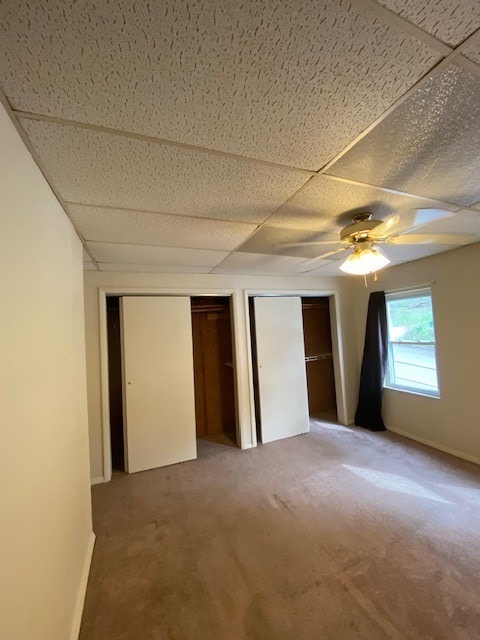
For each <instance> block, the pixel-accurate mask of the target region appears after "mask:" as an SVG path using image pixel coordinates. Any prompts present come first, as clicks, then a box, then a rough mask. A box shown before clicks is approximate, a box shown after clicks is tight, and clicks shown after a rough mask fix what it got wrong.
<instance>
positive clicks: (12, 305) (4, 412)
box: [0, 106, 92, 640]
mask: <svg viewBox="0 0 480 640" xmlns="http://www.w3.org/2000/svg"><path fill="white" fill-rule="evenodd" d="M0 139H1V141H2V142H1V146H2V149H1V157H0V164H1V168H0V183H1V187H0V273H1V276H0V278H1V280H0V281H1V285H0V291H1V313H0V343H1V346H0V352H1V354H2V355H1V360H0V393H1V396H2V397H1V407H2V409H1V431H2V439H1V442H2V448H1V451H2V453H1V455H2V464H1V476H2V477H1V483H0V486H1V496H2V497H1V507H0V508H1V521H2V524H1V526H0V549H1V556H2V558H1V561H0V567H1V568H0V575H1V579H0V610H1V611H0V635H1V637H2V638H5V639H7V638H8V640H47V639H48V640H68V639H69V638H73V637H74V636H75V633H76V630H77V625H78V617H79V616H78V614H79V613H80V610H81V609H80V605H81V601H82V595H83V586H84V579H85V567H86V566H87V567H88V562H87V564H86V560H88V556H89V551H90V549H91V542H92V533H91V530H92V527H91V515H90V492H89V482H88V474H89V466H88V429H87V413H86V384H85V347H84V327H83V281H82V247H81V244H80V242H79V240H78V238H77V236H76V234H75V232H74V230H73V228H72V226H71V224H70V222H69V220H68V219H67V217H66V216H65V214H64V212H63V210H62V209H61V207H60V205H59V204H58V202H57V200H56V199H55V197H54V195H53V194H52V192H51V191H50V189H49V187H48V185H47V183H46V182H45V180H44V178H43V176H42V175H41V173H40V171H39V170H38V168H37V166H36V165H35V163H34V162H33V160H32V158H31V156H30V154H29V153H28V151H27V149H26V148H25V146H24V144H23V142H22V141H21V139H20V137H19V136H18V134H17V132H16V131H15V129H14V127H13V125H12V123H11V121H10V119H9V117H8V116H7V114H6V112H5V110H4V109H3V107H1V106H0ZM72 634H73V635H72Z"/></svg>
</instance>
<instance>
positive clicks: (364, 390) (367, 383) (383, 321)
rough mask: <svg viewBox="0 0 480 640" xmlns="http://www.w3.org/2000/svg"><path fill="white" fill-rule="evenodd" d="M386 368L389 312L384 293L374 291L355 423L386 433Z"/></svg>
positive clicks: (366, 334) (369, 310)
mask: <svg viewBox="0 0 480 640" xmlns="http://www.w3.org/2000/svg"><path fill="white" fill-rule="evenodd" d="M386 365H387V310H386V305H385V292H384V291H375V292H374V293H371V294H370V299H369V301H368V313H367V327H366V331H365V346H364V348H363V360H362V371H361V374H360V389H359V392H358V405H357V411H356V413H355V424H356V425H357V426H359V427H365V428H367V429H370V430H371V431H383V430H384V429H385V425H384V424H383V419H382V392H383V380H384V378H385V368H386Z"/></svg>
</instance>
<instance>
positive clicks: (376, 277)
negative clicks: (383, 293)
mask: <svg viewBox="0 0 480 640" xmlns="http://www.w3.org/2000/svg"><path fill="white" fill-rule="evenodd" d="M373 281H374V282H378V276H377V272H376V271H375V273H374V274H373Z"/></svg>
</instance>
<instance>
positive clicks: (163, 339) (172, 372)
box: [122, 297, 197, 473]
mask: <svg viewBox="0 0 480 640" xmlns="http://www.w3.org/2000/svg"><path fill="white" fill-rule="evenodd" d="M122 338H123V340H122V359H123V384H124V394H123V397H124V427H125V444H126V447H125V449H126V456H125V458H126V470H127V472H128V473H133V472H135V471H144V470H145V469H152V468H154V467H163V466H165V465H169V464H174V463H176V462H182V461H184V460H192V459H193V458H196V457H197V446H196V439H195V397H194V387H193V350H192V325H191V313H190V298H180V297H179V298H177V297H170V298H167V297H163V298H162V297H152V298H150V297H124V298H122Z"/></svg>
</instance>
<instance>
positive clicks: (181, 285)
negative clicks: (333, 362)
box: [85, 271, 358, 481]
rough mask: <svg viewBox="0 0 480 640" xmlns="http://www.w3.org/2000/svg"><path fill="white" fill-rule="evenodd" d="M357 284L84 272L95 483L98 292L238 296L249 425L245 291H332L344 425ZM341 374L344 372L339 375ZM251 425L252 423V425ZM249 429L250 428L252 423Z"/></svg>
mask: <svg viewBox="0 0 480 640" xmlns="http://www.w3.org/2000/svg"><path fill="white" fill-rule="evenodd" d="M353 287H354V283H353V282H350V281H349V280H348V279H346V278H316V277H303V278H301V277H284V278H281V277H267V276H226V275H200V274H197V275H185V274H183V275H181V274H153V273H143V274H140V273H108V272H104V273H99V272H92V271H87V272H86V273H85V323H86V338H87V380H88V415H89V425H90V456H91V470H92V471H91V472H92V478H93V479H94V481H101V479H102V478H103V475H104V470H103V439H102V409H101V377H100V335H99V296H98V291H99V288H109V289H111V288H114V289H116V290H117V293H127V292H132V291H136V290H138V289H141V290H143V292H145V293H162V292H171V293H186V294H188V293H189V292H191V293H192V294H193V293H196V294H197V295H198V294H199V293H200V292H202V291H203V292H207V291H208V290H212V289H222V290H233V291H234V322H235V327H236V334H237V335H236V336H235V340H236V347H237V349H236V360H237V367H238V370H239V374H238V377H237V391H238V394H237V395H238V405H239V417H240V421H241V422H242V424H243V425H244V426H245V425H246V427H245V428H246V431H247V432H248V422H249V420H250V416H251V410H252V407H251V405H250V402H249V401H250V397H249V389H248V360H247V350H248V346H249V341H248V333H247V327H246V324H245V298H244V291H245V290H249V291H252V290H254V291H260V290H261V291H263V292H271V293H275V292H277V293H278V292H286V291H290V292H292V293H293V292H306V291H323V292H334V293H335V295H336V297H335V300H336V305H337V307H338V314H337V315H338V318H339V322H340V325H341V335H340V336H339V338H340V339H339V343H340V351H341V354H343V355H341V358H340V360H341V361H340V363H339V367H337V372H338V376H339V380H338V382H339V384H340V385H342V379H343V381H344V387H345V389H346V394H345V398H344V407H339V410H340V415H341V417H342V418H343V419H344V420H345V421H347V422H348V421H351V420H352V416H353V413H354V408H355V406H354V405H355V402H356V388H357V379H358V371H357V369H358V367H357V362H358V358H357V352H356V334H355V323H354V322H352V318H353V313H354V312H353V301H352V295H351V290H352V289H353ZM339 369H340V370H339ZM250 423H251V420H250ZM250 429H251V424H250ZM242 445H243V446H246V447H248V446H251V445H250V443H249V442H248V433H247V435H246V437H245V439H244V440H243V442H242Z"/></svg>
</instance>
